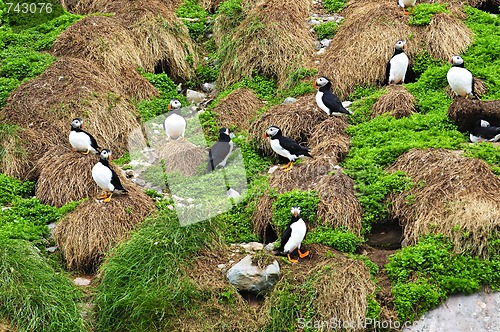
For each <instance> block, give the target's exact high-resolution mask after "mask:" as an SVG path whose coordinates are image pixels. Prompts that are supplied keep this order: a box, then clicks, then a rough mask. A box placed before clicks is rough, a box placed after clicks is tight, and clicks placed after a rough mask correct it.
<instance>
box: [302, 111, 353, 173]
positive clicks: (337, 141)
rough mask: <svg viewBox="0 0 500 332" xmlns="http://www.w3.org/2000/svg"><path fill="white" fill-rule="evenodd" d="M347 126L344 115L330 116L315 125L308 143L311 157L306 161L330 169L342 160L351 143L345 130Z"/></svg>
mask: <svg viewBox="0 0 500 332" xmlns="http://www.w3.org/2000/svg"><path fill="white" fill-rule="evenodd" d="M347 126H348V123H347V118H346V117H345V116H332V117H330V118H328V119H326V120H325V121H322V122H321V123H319V124H318V125H316V127H314V129H313V133H312V135H311V138H310V139H309V143H308V144H309V147H310V148H311V151H310V153H311V155H312V156H313V159H308V160H307V163H308V164H310V165H315V166H320V165H323V166H325V167H328V168H329V169H331V168H333V167H335V166H336V165H338V164H339V163H340V162H342V161H343V160H344V158H345V157H346V155H347V153H348V152H349V148H350V145H351V140H350V137H349V135H347V134H346V132H345V129H346V128H347Z"/></svg>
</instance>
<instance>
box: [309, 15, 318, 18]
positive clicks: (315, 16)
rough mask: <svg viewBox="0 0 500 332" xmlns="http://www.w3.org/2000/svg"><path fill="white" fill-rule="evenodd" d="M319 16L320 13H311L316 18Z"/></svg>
mask: <svg viewBox="0 0 500 332" xmlns="http://www.w3.org/2000/svg"><path fill="white" fill-rule="evenodd" d="M318 16H319V15H318V14H312V15H311V17H314V18H316V17H318Z"/></svg>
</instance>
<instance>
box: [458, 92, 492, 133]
mask: <svg viewBox="0 0 500 332" xmlns="http://www.w3.org/2000/svg"><path fill="white" fill-rule="evenodd" d="M448 117H449V118H450V120H451V121H453V123H454V124H455V125H457V127H458V130H460V131H461V132H468V131H469V130H471V129H472V128H473V126H474V125H475V123H476V122H477V121H478V120H486V121H488V122H490V124H491V125H492V126H498V125H500V100H477V99H465V98H456V99H455V100H453V103H452V104H451V105H450V107H449V108H448Z"/></svg>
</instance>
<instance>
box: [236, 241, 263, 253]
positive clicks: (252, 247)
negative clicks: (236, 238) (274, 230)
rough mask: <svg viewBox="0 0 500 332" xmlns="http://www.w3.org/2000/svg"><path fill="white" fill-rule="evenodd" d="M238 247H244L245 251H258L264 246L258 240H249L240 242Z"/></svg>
mask: <svg viewBox="0 0 500 332" xmlns="http://www.w3.org/2000/svg"><path fill="white" fill-rule="evenodd" d="M240 247H242V248H243V249H245V251H246V252H253V251H259V250H262V249H263V248H264V245H263V244H262V243H259V242H249V243H241V244H240Z"/></svg>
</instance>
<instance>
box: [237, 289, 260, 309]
mask: <svg viewBox="0 0 500 332" xmlns="http://www.w3.org/2000/svg"><path fill="white" fill-rule="evenodd" d="M238 293H239V294H240V295H241V297H242V298H243V299H244V300H245V301H247V302H248V305H249V306H250V307H254V306H257V305H261V304H262V303H264V300H265V296H264V294H255V293H252V292H248V291H238Z"/></svg>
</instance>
